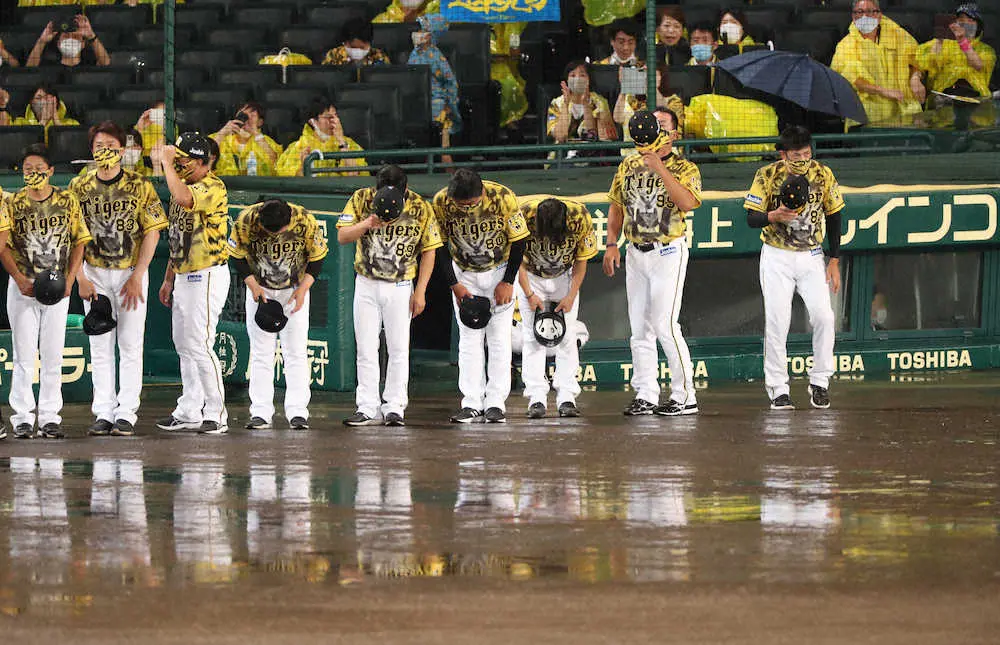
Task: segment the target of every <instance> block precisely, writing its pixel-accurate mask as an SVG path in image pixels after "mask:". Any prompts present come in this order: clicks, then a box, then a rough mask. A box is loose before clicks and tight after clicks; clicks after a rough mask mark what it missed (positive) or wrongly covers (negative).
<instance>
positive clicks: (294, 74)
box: [288, 65, 358, 95]
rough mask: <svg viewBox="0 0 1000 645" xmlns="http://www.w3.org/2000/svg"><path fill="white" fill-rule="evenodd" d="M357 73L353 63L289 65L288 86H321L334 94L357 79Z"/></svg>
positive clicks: (328, 92)
mask: <svg viewBox="0 0 1000 645" xmlns="http://www.w3.org/2000/svg"><path fill="white" fill-rule="evenodd" d="M357 74H358V70H357V68H356V67H354V66H353V65H314V66H312V67H289V68H288V86H289V87H311V88H323V89H324V91H325V92H326V93H327V94H333V95H335V94H336V92H337V90H339V89H340V88H342V87H344V86H345V85H348V84H350V83H353V82H355V81H357V78H358V76H357Z"/></svg>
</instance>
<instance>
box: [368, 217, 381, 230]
mask: <svg viewBox="0 0 1000 645" xmlns="http://www.w3.org/2000/svg"><path fill="white" fill-rule="evenodd" d="M383 226H385V221H383V220H382V218H381V217H379V216H378V215H369V216H368V217H367V218H365V228H366V229H367V230H371V229H373V228H382V227H383Z"/></svg>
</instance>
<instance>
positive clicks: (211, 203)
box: [167, 174, 229, 273]
mask: <svg viewBox="0 0 1000 645" xmlns="http://www.w3.org/2000/svg"><path fill="white" fill-rule="evenodd" d="M188 187H189V188H190V189H191V195H192V196H193V197H194V204H193V205H192V207H191V208H183V207H182V206H180V205H179V204H178V203H177V202H176V201H174V200H173V199H171V200H170V211H169V213H168V214H167V219H168V220H169V222H170V225H169V227H168V231H169V242H170V264H171V265H172V266H173V268H174V271H175V272H177V273H190V272H192V271H201V270H202V269H207V268H208V267H211V266H215V265H217V264H222V263H223V262H225V261H226V258H228V257H229V253H228V248H229V245H228V244H227V243H226V241H227V238H228V235H229V230H228V229H229V218H228V212H229V195H228V193H227V192H226V185H225V184H224V183H222V180H221V179H219V178H218V177H216V176H215V175H213V174H208V175H206V176H205V178H204V179H202V180H201V181H199V182H196V183H194V184H190V185H189V186H188Z"/></svg>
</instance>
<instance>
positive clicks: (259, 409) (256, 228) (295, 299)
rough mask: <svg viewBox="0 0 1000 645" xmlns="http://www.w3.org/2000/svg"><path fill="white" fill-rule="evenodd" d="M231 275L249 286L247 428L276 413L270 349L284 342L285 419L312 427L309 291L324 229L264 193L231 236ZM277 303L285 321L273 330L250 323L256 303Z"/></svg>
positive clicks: (323, 243)
mask: <svg viewBox="0 0 1000 645" xmlns="http://www.w3.org/2000/svg"><path fill="white" fill-rule="evenodd" d="M229 246H230V250H229V255H230V256H231V257H232V258H233V268H235V269H236V274H237V276H239V278H240V279H241V280H242V281H243V282H244V284H246V286H247V295H246V323H247V335H248V336H249V337H250V421H249V422H248V423H247V424H246V427H247V429H249V430H257V429H261V428H270V427H271V417H272V416H273V415H274V354H275V350H276V349H277V342H278V340H280V341H281V360H282V362H283V363H284V372H285V418H286V419H287V420H288V424H289V426H290V427H291V428H292V429H295V430H306V429H308V428H309V398H310V392H309V357H308V354H307V351H306V349H307V347H308V344H309V289H310V288H311V287H312V285H313V283H314V282H315V281H316V277H317V276H319V272H320V270H321V269H322V268H323V258H325V257H326V253H327V247H326V235H325V234H324V232H323V229H322V228H320V225H319V222H317V221H316V218H315V217H313V215H312V214H311V213H310V212H309V211H307V210H306V209H305V208H303V207H301V206H299V205H298V204H289V203H287V202H285V201H283V200H280V199H268V200H265V201H262V202H259V203H257V204H254V205H252V206H250V207H249V208H246V209H244V210H243V212H241V213H240V215H239V217H238V218H237V219H236V222H235V223H234V224H233V232H232V234H231V235H230V238H229ZM265 300H274V301H277V302H278V303H280V304H281V306H282V308H283V309H284V312H285V315H286V316H287V318H288V322H287V323H286V324H285V327H284V328H283V329H281V331H279V332H278V333H276V334H275V333H271V332H268V331H264V330H263V329H261V328H260V326H259V325H258V324H257V323H256V322H255V321H254V318H255V314H256V311H257V306H258V303H261V302H263V301H265Z"/></svg>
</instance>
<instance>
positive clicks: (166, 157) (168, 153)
mask: <svg viewBox="0 0 1000 645" xmlns="http://www.w3.org/2000/svg"><path fill="white" fill-rule="evenodd" d="M176 158H177V148H175V147H173V146H162V147H161V148H160V162H161V163H162V164H163V167H164V168H166V167H167V166H169V167H171V168H173V167H174V159H176Z"/></svg>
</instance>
